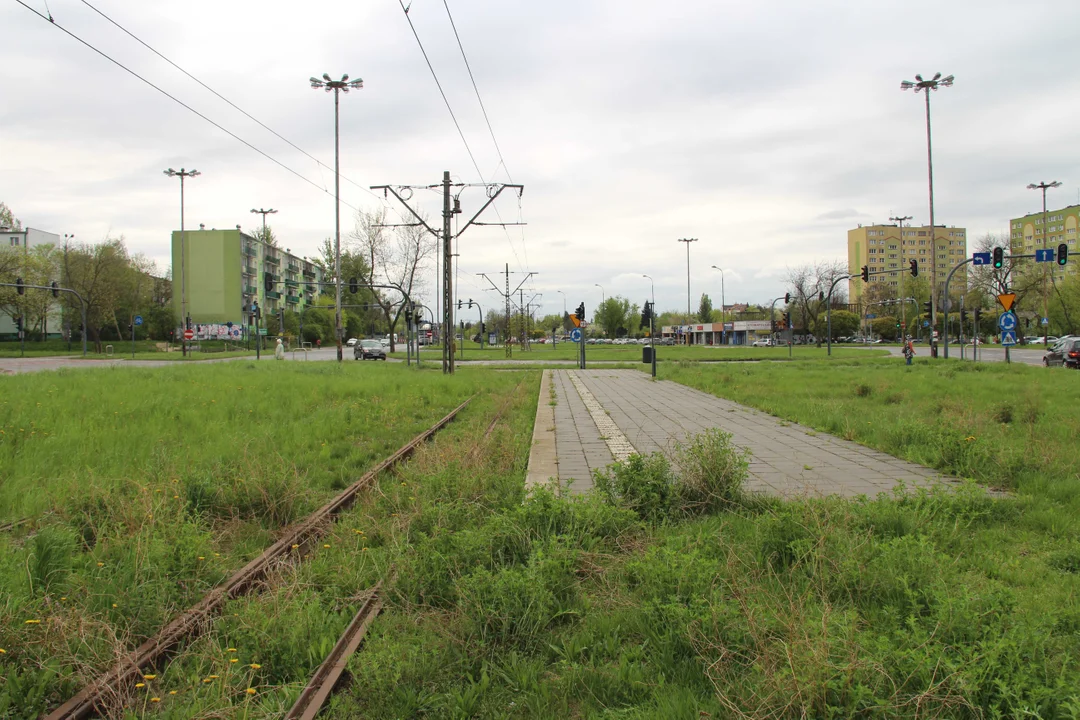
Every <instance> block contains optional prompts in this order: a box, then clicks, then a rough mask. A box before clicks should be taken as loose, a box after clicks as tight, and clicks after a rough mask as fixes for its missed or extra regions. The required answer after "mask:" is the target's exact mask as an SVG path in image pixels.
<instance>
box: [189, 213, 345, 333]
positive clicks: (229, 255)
mask: <svg viewBox="0 0 1080 720" xmlns="http://www.w3.org/2000/svg"><path fill="white" fill-rule="evenodd" d="M181 256H183V264H182V268H183V269H182V271H181ZM172 261H173V264H172V266H173V268H174V270H173V282H174V283H175V286H174V291H173V307H174V308H175V311H176V317H177V318H178V319H180V318H183V314H182V305H183V303H184V300H185V299H186V302H187V314H188V316H189V317H190V318H191V324H192V326H193V327H192V329H193V330H195V331H196V333H197V336H198V337H200V338H215V337H238V336H240V334H241V330H240V328H241V327H243V326H244V325H251V324H253V323H254V318H253V317H252V314H251V311H252V303H253V302H255V301H257V302H258V304H259V307H261V308H262V317H263V320H262V322H263V323H265V322H266V320H267V319H269V318H270V317H276V316H278V315H279V314H280V313H283V312H290V311H291V312H302V311H303V310H304V308H305V307H307V306H309V305H312V304H314V302H315V300H316V298H317V297H318V295H319V287H320V286H319V285H314V284H304V283H320V282H323V280H324V278H323V272H322V270H321V269H320V268H319V267H318V266H316V265H315V264H313V263H311V262H310V261H308V260H307V259H306V258H302V257H298V256H296V255H293V254H292V253H289V252H287V251H286V250H284V249H282V248H278V247H274V246H271V245H267V244H266V243H264V242H262V241H260V240H258V239H256V238H254V237H252V236H251V235H248V234H247V233H245V232H243V231H241V230H240V228H239V227H237V228H236V229H233V230H217V229H211V230H206V229H204V228H200V229H199V230H188V231H187V232H186V237H182V235H181V232H180V231H179V230H175V231H173V233H172ZM265 273H270V277H271V282H272V283H273V289H272V290H267V289H266V287H265V284H264V279H265V277H266V276H265ZM181 283H183V286H184V292H183V293H182V292H181V290H180V285H181ZM184 295H186V298H185V297H184ZM230 323H231V324H232V326H231V327H230V325H229V324H230ZM182 326H183V321H182V320H181V327H182Z"/></svg>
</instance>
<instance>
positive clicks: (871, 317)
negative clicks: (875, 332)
mask: <svg viewBox="0 0 1080 720" xmlns="http://www.w3.org/2000/svg"><path fill="white" fill-rule="evenodd" d="M876 317H877V315H875V314H874V313H867V314H866V319H867V320H873V319H875V318H876Z"/></svg>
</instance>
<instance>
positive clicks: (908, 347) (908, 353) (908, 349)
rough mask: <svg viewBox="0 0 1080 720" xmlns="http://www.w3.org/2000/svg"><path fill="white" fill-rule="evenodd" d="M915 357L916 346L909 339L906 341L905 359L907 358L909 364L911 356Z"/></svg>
mask: <svg viewBox="0 0 1080 720" xmlns="http://www.w3.org/2000/svg"><path fill="white" fill-rule="evenodd" d="M913 357H915V347H914V346H913V345H912V344H911V341H910V340H908V341H907V342H906V343H904V359H905V360H907V364H908V365H910V364H911V358H913Z"/></svg>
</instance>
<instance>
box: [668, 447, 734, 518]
mask: <svg viewBox="0 0 1080 720" xmlns="http://www.w3.org/2000/svg"><path fill="white" fill-rule="evenodd" d="M750 455H751V453H750V450H749V449H747V448H743V449H739V448H737V447H735V446H734V445H732V444H731V433H726V432H723V431H722V430H718V429H716V428H710V429H709V430H706V431H705V432H703V433H701V434H700V435H695V436H694V437H693V438H691V439H690V440H689V441H688V442H686V443H685V444H684V443H677V444H676V445H675V464H676V465H677V466H678V468H679V477H678V480H677V481H676V483H675V494H676V496H677V498H678V506H679V509H680V510H682V511H683V512H687V513H702V512H713V511H716V510H720V509H723V508H725V507H726V506H729V505H731V504H732V503H734V502H735V501H737V500H738V499H739V497H740V496H741V495H742V486H743V483H744V482H745V481H746V477H747V475H748V470H747V468H749V466H750Z"/></svg>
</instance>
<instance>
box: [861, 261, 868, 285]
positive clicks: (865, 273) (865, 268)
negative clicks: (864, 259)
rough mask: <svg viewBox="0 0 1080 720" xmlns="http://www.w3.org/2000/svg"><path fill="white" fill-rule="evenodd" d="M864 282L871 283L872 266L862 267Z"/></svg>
mask: <svg viewBox="0 0 1080 720" xmlns="http://www.w3.org/2000/svg"><path fill="white" fill-rule="evenodd" d="M862 281H863V282H870V266H869V265H863V266H862Z"/></svg>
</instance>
